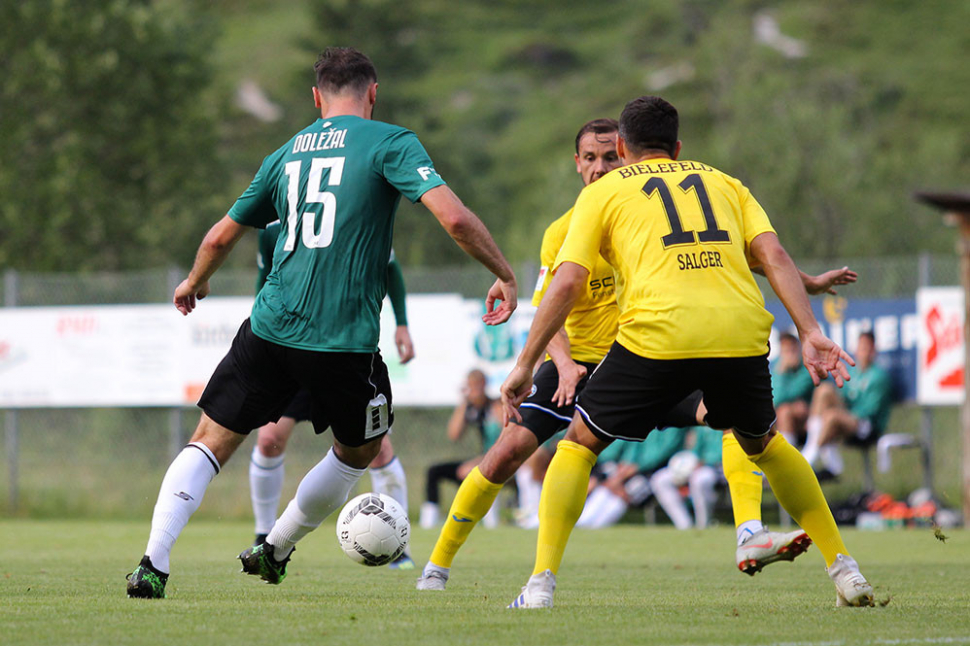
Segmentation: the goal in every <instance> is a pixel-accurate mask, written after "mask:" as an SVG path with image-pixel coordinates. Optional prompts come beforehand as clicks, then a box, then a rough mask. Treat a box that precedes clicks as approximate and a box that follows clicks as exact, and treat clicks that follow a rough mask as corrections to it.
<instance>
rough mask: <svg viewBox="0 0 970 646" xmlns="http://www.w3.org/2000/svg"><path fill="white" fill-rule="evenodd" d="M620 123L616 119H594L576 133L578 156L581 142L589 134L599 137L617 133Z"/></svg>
mask: <svg viewBox="0 0 970 646" xmlns="http://www.w3.org/2000/svg"><path fill="white" fill-rule="evenodd" d="M619 129H620V123H619V122H618V121H617V120H616V119H593V120H592V121H587V122H586V123H585V124H583V127H582V128H580V129H579V132H577V133H576V154H577V155H578V154H579V140H580V139H582V138H583V135H585V134H586V133H588V132H592V133H593V134H597V135H605V134H607V133H610V132H617V131H618V130H619Z"/></svg>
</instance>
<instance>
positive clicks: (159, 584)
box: [125, 554, 168, 599]
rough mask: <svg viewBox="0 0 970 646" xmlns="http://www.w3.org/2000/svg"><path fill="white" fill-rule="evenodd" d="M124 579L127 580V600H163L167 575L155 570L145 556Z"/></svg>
mask: <svg viewBox="0 0 970 646" xmlns="http://www.w3.org/2000/svg"><path fill="white" fill-rule="evenodd" d="M125 578H126V579H128V598H129V599H164V598H165V584H166V583H167V582H168V575H167V574H165V573H164V572H160V571H158V570H156V569H155V566H154V565H152V560H151V559H150V558H148V555H147V554H146V555H145V556H143V557H142V559H141V563H139V564H138V567H136V568H135V571H134V572H132V573H130V574H129V575H128V576H127V577H125Z"/></svg>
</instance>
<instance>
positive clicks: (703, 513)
mask: <svg viewBox="0 0 970 646" xmlns="http://www.w3.org/2000/svg"><path fill="white" fill-rule="evenodd" d="M716 483H717V472H716V471H714V469H712V468H711V467H709V466H706V465H705V466H703V467H701V468H700V469H697V470H696V471H694V473H692V474H690V479H689V480H688V485H689V486H690V501H691V504H693V505H694V524H695V525H697V527H698V528H699V529H704V528H705V527H707V525H708V523H709V522H710V517H711V512H710V510H711V508H712V507H713V506H714V503H716V502H717V493H716V492H715V491H714V485H715V484H716Z"/></svg>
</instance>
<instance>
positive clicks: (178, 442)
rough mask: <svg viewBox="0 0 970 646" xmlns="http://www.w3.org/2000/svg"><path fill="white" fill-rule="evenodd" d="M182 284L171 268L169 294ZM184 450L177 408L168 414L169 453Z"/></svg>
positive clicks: (167, 276) (178, 407)
mask: <svg viewBox="0 0 970 646" xmlns="http://www.w3.org/2000/svg"><path fill="white" fill-rule="evenodd" d="M181 282H182V270H181V269H179V268H178V267H169V269H168V272H167V275H166V283H168V294H174V293H175V288H176V287H178V286H179V283H181ZM181 450H182V407H181V406H175V407H174V408H171V409H170V410H169V413H168V452H169V455H171V457H172V459H173V460H174V459H175V456H176V455H178V454H179V451H181Z"/></svg>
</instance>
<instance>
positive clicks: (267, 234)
mask: <svg viewBox="0 0 970 646" xmlns="http://www.w3.org/2000/svg"><path fill="white" fill-rule="evenodd" d="M279 233H280V230H279V227H273V226H271V227H270V228H268V229H263V230H262V231H260V232H259V241H258V244H257V245H256V269H257V270H258V273H257V275H256V293H257V294H258V293H259V290H261V289H262V288H263V285H264V284H265V283H266V277H267V276H269V272H270V271H271V270H272V269H273V253H274V251H275V250H276V239H277V237H278V236H279Z"/></svg>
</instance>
